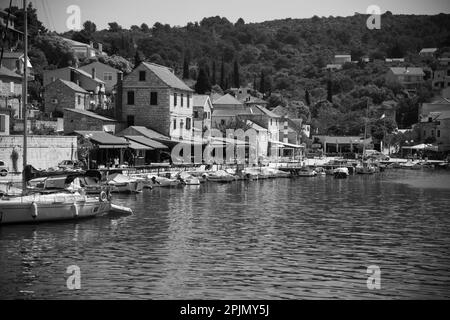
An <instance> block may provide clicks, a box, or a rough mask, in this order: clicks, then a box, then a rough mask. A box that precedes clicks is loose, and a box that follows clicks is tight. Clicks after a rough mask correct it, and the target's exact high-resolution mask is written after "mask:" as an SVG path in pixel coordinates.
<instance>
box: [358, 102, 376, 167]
mask: <svg viewBox="0 0 450 320" xmlns="http://www.w3.org/2000/svg"><path fill="white" fill-rule="evenodd" d="M368 118H369V100H367V110H366V121H365V126H364V144H363V156H362V161H361V162H360V163H358V165H357V166H356V168H355V172H356V173H357V174H373V173H375V171H376V169H375V167H374V166H373V165H371V164H370V163H369V162H368V161H367V160H366V161H365V160H364V159H365V158H366V140H367V122H368Z"/></svg>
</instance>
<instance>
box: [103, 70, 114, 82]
mask: <svg viewBox="0 0 450 320" xmlns="http://www.w3.org/2000/svg"><path fill="white" fill-rule="evenodd" d="M112 79H113V75H112V72H104V73H103V80H104V81H112Z"/></svg>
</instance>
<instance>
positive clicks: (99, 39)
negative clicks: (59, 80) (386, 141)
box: [13, 8, 450, 134]
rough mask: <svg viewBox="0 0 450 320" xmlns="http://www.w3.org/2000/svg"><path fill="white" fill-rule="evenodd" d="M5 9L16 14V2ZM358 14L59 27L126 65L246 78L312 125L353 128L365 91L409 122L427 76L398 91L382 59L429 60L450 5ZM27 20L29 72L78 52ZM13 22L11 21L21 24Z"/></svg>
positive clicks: (440, 42) (446, 38)
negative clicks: (426, 52)
mask: <svg viewBox="0 0 450 320" xmlns="http://www.w3.org/2000/svg"><path fill="white" fill-rule="evenodd" d="M33 10H34V9H33ZM13 11H15V12H13V13H15V14H16V15H18V14H17V8H14V9H13ZM33 14H35V12H32V15H33ZM18 16H19V15H18ZM367 18H368V16H367V15H362V14H355V15H353V16H349V17H332V16H330V17H317V16H314V17H312V18H310V19H284V20H275V21H267V22H262V23H245V21H244V20H243V19H239V20H238V21H237V22H235V23H233V22H230V21H229V20H227V19H226V18H224V17H218V16H217V17H209V18H204V19H203V20H201V21H200V22H193V23H188V24H187V25H186V26H183V27H179V26H170V25H167V24H166V25H164V24H161V23H158V22H157V23H155V24H154V25H153V26H152V27H150V26H149V25H147V24H146V23H142V24H140V25H134V26H132V27H131V28H130V29H125V28H123V27H121V26H120V25H119V24H118V23H117V22H111V23H109V27H108V29H105V30H98V29H97V27H96V25H95V23H94V22H91V21H86V22H85V23H84V28H83V30H81V31H77V32H75V31H71V32H67V33H64V34H62V36H64V37H68V38H71V39H74V40H77V41H80V42H84V43H88V42H89V41H93V42H94V43H102V44H103V50H104V51H105V52H107V53H108V55H109V56H110V58H108V61H105V62H106V63H110V64H111V65H114V66H116V67H118V68H120V69H122V70H123V71H125V72H129V71H130V70H131V69H132V67H133V65H135V64H138V63H139V62H141V61H151V62H155V63H158V64H162V65H166V66H168V67H171V68H173V69H174V70H175V72H176V73H177V74H178V75H179V76H180V77H182V78H183V79H184V80H185V81H186V82H187V83H188V84H189V85H190V86H192V87H193V88H195V89H196V90H197V91H198V92H202V93H203V92H208V91H210V89H211V88H212V90H214V91H222V90H223V91H225V90H227V89H229V88H230V87H236V86H238V85H241V86H246V85H248V84H250V85H253V86H254V88H256V89H257V90H258V91H260V92H262V93H263V94H264V95H265V97H266V98H267V99H268V101H269V106H270V107H275V106H277V105H279V104H281V105H286V106H290V107H291V108H295V109H296V110H297V112H298V114H299V116H300V117H303V118H304V119H305V120H307V121H309V122H311V124H312V125H313V127H314V128H316V129H318V131H319V132H321V133H328V134H359V133H360V132H361V131H362V130H363V126H364V124H363V123H364V120H363V118H364V117H365V106H366V105H367V99H369V103H370V104H371V105H379V104H381V103H382V102H383V101H387V100H395V101H396V102H397V103H398V108H399V111H398V117H397V125H398V126H399V127H408V126H410V125H411V124H413V123H414V122H415V121H416V120H417V117H416V115H417V106H418V103H420V102H423V101H426V100H427V99H429V98H430V97H431V95H432V94H431V89H430V85H429V83H426V84H425V86H424V88H421V89H420V90H419V92H418V95H417V96H412V97H411V96H404V95H402V88H396V87H389V86H388V85H387V84H386V83H385V80H384V75H385V73H386V71H387V70H388V67H389V66H388V65H386V63H384V62H383V61H382V60H383V59H384V58H387V57H388V58H398V57H405V58H406V63H405V64H402V65H406V66H422V67H424V66H426V65H429V66H430V70H432V69H433V68H434V66H433V63H432V62H430V61H422V60H421V59H419V56H418V52H419V51H420V49H421V48H423V47H437V48H440V50H441V53H443V54H445V53H446V52H447V53H448V52H450V28H449V26H450V15H448V14H439V15H434V16H420V15H393V14H392V13H390V12H386V13H385V14H383V15H382V16H381V29H379V30H369V29H368V28H367V26H366V20H367ZM31 21H32V22H31V24H32V27H31V30H32V32H35V34H33V35H32V37H31V39H32V44H31V48H32V50H31V52H30V56H31V59H32V63H33V65H36V66H39V67H38V70H37V71H38V73H39V72H42V69H46V68H50V69H51V68H58V67H63V66H67V65H73V64H74V63H76V62H77V61H75V60H76V58H75V57H74V55H73V53H71V52H70V50H69V49H68V48H67V47H66V46H65V44H64V43H61V42H60V41H58V40H56V39H55V37H54V35H53V34H52V33H48V32H47V30H45V28H44V27H43V26H42V25H41V24H40V22H39V21H38V20H37V18H36V19H34V18H33V17H32V18H31ZM33 26H34V27H33ZM17 27H18V29H19V30H20V28H21V26H20V25H18V26H17ZM335 54H351V55H352V59H353V60H354V61H358V60H359V59H360V58H361V57H363V56H367V57H370V58H371V59H372V60H371V61H372V62H369V63H357V64H346V65H344V68H343V69H342V70H340V71H337V72H333V73H330V72H328V71H327V70H325V66H326V65H327V64H329V63H332V61H333V56H334V55H335ZM78 63H80V64H83V63H86V61H80V62H78ZM428 76H429V74H428ZM37 78H38V79H39V76H38V77H37ZM197 79H198V80H199V83H198V84H197V85H195V83H196V82H197ZM219 87H220V88H219ZM37 90H38V89H37ZM372 111H373V110H371V114H372V113H375V111H373V112H372ZM376 116H378V115H376V114H374V115H373V117H374V118H373V121H374V122H376V121H375V120H374V119H375V117H376ZM395 126H396V124H395V123H392V124H390V127H395ZM374 130H375V131H377V129H376V126H375V129H374Z"/></svg>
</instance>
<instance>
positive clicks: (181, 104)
mask: <svg viewBox="0 0 450 320" xmlns="http://www.w3.org/2000/svg"><path fill="white" fill-rule="evenodd" d="M122 87H123V89H122V106H121V110H119V114H121V115H122V119H121V120H122V121H124V122H125V123H126V124H127V126H144V127H148V128H150V129H153V130H155V131H157V132H159V133H161V134H164V135H166V136H169V137H171V138H172V139H175V140H178V139H184V140H186V139H188V140H189V139H191V138H192V135H193V97H192V96H193V90H192V89H191V88H189V87H188V86H187V85H186V84H185V83H184V82H183V81H182V80H180V79H179V78H178V77H177V76H176V75H175V74H174V73H173V70H171V69H169V68H167V67H164V66H161V65H157V64H154V63H146V62H143V63H141V64H140V65H139V66H138V67H137V68H135V69H134V70H133V72H131V73H130V74H129V75H127V76H126V77H125V78H124V79H123V85H122Z"/></svg>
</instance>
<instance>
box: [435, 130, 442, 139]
mask: <svg viewBox="0 0 450 320" xmlns="http://www.w3.org/2000/svg"><path fill="white" fill-rule="evenodd" d="M436 136H437V137H438V138H440V137H441V130H438V131H437V135H436Z"/></svg>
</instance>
